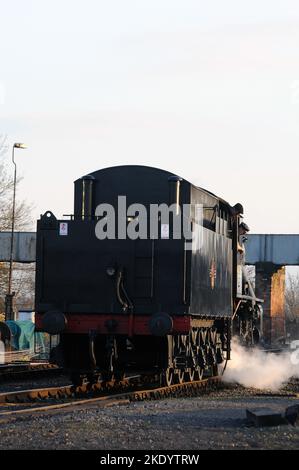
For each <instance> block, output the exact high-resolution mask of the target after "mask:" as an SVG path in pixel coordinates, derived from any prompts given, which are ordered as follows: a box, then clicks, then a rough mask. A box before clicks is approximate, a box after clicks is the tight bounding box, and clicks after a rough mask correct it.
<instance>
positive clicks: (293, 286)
mask: <svg viewBox="0 0 299 470" xmlns="http://www.w3.org/2000/svg"><path fill="white" fill-rule="evenodd" d="M285 302H286V317H287V320H288V321H291V322H296V323H299V274H297V275H296V276H288V282H287V288H286V293H285Z"/></svg>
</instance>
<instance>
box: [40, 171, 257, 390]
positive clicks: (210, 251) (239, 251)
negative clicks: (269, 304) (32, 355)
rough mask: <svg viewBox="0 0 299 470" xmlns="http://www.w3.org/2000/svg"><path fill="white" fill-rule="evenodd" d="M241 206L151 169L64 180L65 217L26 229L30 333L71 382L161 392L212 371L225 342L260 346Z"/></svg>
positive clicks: (226, 354) (48, 217) (223, 356)
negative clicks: (32, 237)
mask: <svg viewBox="0 0 299 470" xmlns="http://www.w3.org/2000/svg"><path fill="white" fill-rule="evenodd" d="M242 214H243V207H242V205H241V204H239V203H238V204H236V205H234V206H231V205H230V204H229V203H228V202H226V201H224V200H223V199H221V198H219V197H217V196H215V195H214V194H212V193H211V192H209V191H207V190H204V189H201V188H198V187H196V186H194V185H192V184H191V183H190V182H188V181H186V180H185V179H183V178H180V177H178V176H177V175H175V174H173V173H170V172H168V171H164V170H161V169H157V168H152V167H147V166H138V165H125V166H116V167H111V168H105V169H102V170H99V171H95V172H93V173H91V174H89V175H86V176H84V177H82V178H80V179H78V180H76V181H75V197H74V214H72V215H70V216H65V217H66V218H64V219H63V220H58V219H57V218H56V217H55V216H54V214H53V213H52V212H51V211H47V212H45V214H44V215H42V216H41V218H40V220H39V221H38V223H37V253H36V295H35V299H36V306H35V312H36V317H35V318H36V329H37V331H44V332H47V333H49V334H50V335H60V343H59V345H58V346H57V347H56V348H55V350H53V356H52V357H53V361H55V362H56V363H58V364H59V365H63V366H64V367H65V368H67V369H68V370H70V371H71V373H72V377H73V379H74V380H76V381H77V380H81V379H82V377H85V376H88V377H89V379H90V380H92V378H95V377H99V376H101V377H102V378H103V379H104V380H110V379H111V378H113V377H114V378H115V379H121V378H122V377H123V376H124V374H126V373H128V372H130V371H134V372H137V373H142V374H150V373H153V374H159V375H160V377H161V380H162V382H163V383H165V384H167V385H170V384H172V383H182V382H184V381H192V380H199V379H201V378H202V377H203V376H213V375H217V374H218V373H219V370H220V369H221V367H223V364H224V363H225V361H227V360H229V359H230V354H231V338H232V335H234V334H238V335H239V336H240V338H241V339H242V341H243V342H245V343H246V344H253V343H257V342H258V341H259V339H260V331H259V325H260V321H261V314H262V309H261V302H260V300H259V299H257V298H256V296H255V293H254V290H253V288H252V285H251V283H250V280H249V279H248V278H247V277H246V271H245V269H244V265H245V253H244V250H245V249H244V241H245V236H246V233H247V232H248V230H249V228H248V226H247V225H246V224H245V223H244V222H243V216H242Z"/></svg>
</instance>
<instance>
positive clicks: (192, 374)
mask: <svg viewBox="0 0 299 470" xmlns="http://www.w3.org/2000/svg"><path fill="white" fill-rule="evenodd" d="M194 377H195V370H194V369H187V371H186V372H185V381H186V382H193V380H194Z"/></svg>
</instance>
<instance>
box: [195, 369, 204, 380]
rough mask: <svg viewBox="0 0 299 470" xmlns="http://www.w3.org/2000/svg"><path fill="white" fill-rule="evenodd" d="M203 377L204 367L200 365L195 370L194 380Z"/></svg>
mask: <svg viewBox="0 0 299 470" xmlns="http://www.w3.org/2000/svg"><path fill="white" fill-rule="evenodd" d="M202 377H203V369H201V368H200V367H196V369H195V370H194V379H193V380H201V379H202Z"/></svg>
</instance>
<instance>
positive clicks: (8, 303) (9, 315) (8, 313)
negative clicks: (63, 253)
mask: <svg viewBox="0 0 299 470" xmlns="http://www.w3.org/2000/svg"><path fill="white" fill-rule="evenodd" d="M26 148H27V147H26V145H25V144H20V143H19V144H14V145H13V147H12V163H13V164H14V181H13V200H12V214H11V238H10V256H9V274H8V292H7V294H6V297H5V320H13V319H14V311H13V305H12V303H13V302H12V300H13V296H14V295H15V293H14V292H11V285H12V266H13V249H14V232H15V207H16V186H17V165H16V162H15V149H26Z"/></svg>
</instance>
